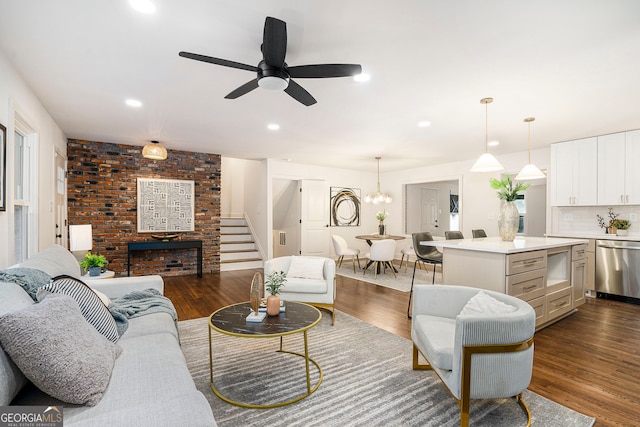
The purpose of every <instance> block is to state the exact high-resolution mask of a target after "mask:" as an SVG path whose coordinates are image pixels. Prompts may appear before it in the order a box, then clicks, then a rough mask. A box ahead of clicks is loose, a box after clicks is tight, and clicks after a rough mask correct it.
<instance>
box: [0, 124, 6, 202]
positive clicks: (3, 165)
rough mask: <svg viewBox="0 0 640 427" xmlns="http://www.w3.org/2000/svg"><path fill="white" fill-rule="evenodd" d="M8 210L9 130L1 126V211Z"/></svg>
mask: <svg viewBox="0 0 640 427" xmlns="http://www.w3.org/2000/svg"><path fill="white" fill-rule="evenodd" d="M6 210H7V128H6V127H4V126H2V125H1V124H0V211H6Z"/></svg>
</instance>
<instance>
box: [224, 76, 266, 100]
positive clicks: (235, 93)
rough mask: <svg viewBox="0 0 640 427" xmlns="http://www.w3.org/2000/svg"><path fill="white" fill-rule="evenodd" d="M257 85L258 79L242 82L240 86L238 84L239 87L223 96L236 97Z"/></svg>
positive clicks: (227, 97)
mask: <svg viewBox="0 0 640 427" xmlns="http://www.w3.org/2000/svg"><path fill="white" fill-rule="evenodd" d="M257 87H258V79H253V80H251V81H250V82H247V83H245V84H243V85H242V86H240V87H239V88H237V89H236V90H234V91H232V92H231V93H229V94H228V95H227V96H225V98H226V99H236V98H238V97H240V96H242V95H244V94H246V93H249V92H251V91H252V90H254V89H256V88H257Z"/></svg>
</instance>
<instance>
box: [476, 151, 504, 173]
mask: <svg viewBox="0 0 640 427" xmlns="http://www.w3.org/2000/svg"><path fill="white" fill-rule="evenodd" d="M501 170H504V166H502V164H500V162H499V161H498V159H496V158H495V157H494V156H493V154H491V153H484V154H483V155H481V156H480V158H479V159H478V160H476V162H475V163H474V164H473V166H471V172H497V171H501Z"/></svg>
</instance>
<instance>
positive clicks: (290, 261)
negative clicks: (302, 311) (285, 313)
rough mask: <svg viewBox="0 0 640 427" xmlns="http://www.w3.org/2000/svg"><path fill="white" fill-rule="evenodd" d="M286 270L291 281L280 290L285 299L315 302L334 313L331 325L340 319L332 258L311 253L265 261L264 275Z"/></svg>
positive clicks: (314, 303) (288, 279)
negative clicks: (312, 255)
mask: <svg viewBox="0 0 640 427" xmlns="http://www.w3.org/2000/svg"><path fill="white" fill-rule="evenodd" d="M279 271H284V272H285V273H286V274H287V283H285V285H284V286H283V287H282V288H281V289H280V298H282V300H284V301H297V302H304V303H307V304H311V305H313V306H315V307H317V308H320V309H324V310H326V311H328V312H329V313H331V324H332V325H333V324H334V322H335V320H336V314H335V309H334V306H333V305H334V301H335V298H336V280H335V277H336V262H335V261H334V260H332V259H331V258H322V257H311V256H284V257H278V258H272V259H269V260H267V261H265V262H264V275H265V277H266V276H267V274H270V273H273V272H279Z"/></svg>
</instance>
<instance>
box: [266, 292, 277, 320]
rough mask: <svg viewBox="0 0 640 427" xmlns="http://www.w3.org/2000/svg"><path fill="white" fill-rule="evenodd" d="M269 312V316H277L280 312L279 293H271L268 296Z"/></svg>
mask: <svg viewBox="0 0 640 427" xmlns="http://www.w3.org/2000/svg"><path fill="white" fill-rule="evenodd" d="M267 314H268V315H269V316H277V315H279V314H280V297H279V296H277V295H269V296H268V297H267Z"/></svg>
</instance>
